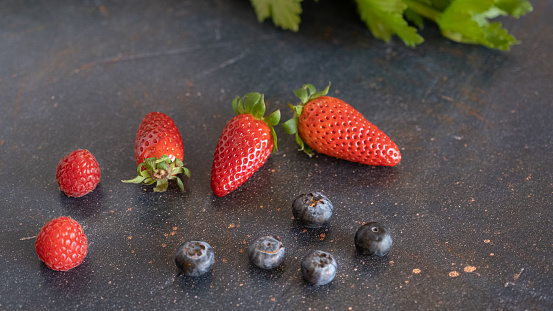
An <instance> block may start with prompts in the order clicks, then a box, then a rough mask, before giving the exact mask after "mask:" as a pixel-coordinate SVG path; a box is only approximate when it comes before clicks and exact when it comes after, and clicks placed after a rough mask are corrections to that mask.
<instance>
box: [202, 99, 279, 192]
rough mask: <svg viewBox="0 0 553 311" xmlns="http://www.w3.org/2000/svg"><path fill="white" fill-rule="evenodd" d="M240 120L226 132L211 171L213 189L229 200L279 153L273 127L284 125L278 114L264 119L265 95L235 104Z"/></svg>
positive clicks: (235, 102)
mask: <svg viewBox="0 0 553 311" xmlns="http://www.w3.org/2000/svg"><path fill="white" fill-rule="evenodd" d="M232 107H233V109H234V111H235V112H236V114H237V115H236V116H235V117H234V118H232V119H231V120H230V121H229V122H228V123H227V124H226V126H225V128H224V129H223V132H222V133H221V136H220V137H219V142H218V143H217V148H216V149H215V156H214V159H213V166H212V168H211V188H212V189H213V192H214V193H215V194H216V195H217V196H219V197H222V196H225V195H227V194H229V193H230V192H232V191H234V190H236V189H237V188H238V187H240V186H241V185H242V184H243V183H244V182H245V181H246V180H248V178H250V177H251V176H252V175H253V173H255V172H256V171H257V170H258V169H259V168H260V167H261V166H263V164H265V162H266V161H267V158H269V155H270V154H271V152H272V151H273V150H276V149H277V138H276V133H275V130H274V128H273V126H275V125H277V124H278V122H279V121H280V111H279V110H277V111H275V112H273V113H272V114H271V115H269V116H268V117H267V118H264V114H265V102H264V100H263V95H262V94H259V93H248V94H246V95H245V96H244V97H242V98H238V97H236V98H235V99H234V100H233V101H232Z"/></svg>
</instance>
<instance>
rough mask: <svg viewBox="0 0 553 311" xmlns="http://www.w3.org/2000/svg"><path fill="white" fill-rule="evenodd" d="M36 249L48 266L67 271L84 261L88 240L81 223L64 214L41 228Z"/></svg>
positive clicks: (39, 256)
mask: <svg viewBox="0 0 553 311" xmlns="http://www.w3.org/2000/svg"><path fill="white" fill-rule="evenodd" d="M35 250H36V253H37V254H38V258H40V260H42V261H44V263H45V264H46V266H48V268H50V269H53V270H59V271H67V270H69V269H73V268H75V267H76V266H78V265H80V264H81V263H82V262H83V260H84V258H85V257H86V253H87V251H88V241H87V238H86V235H85V234H84V232H83V228H82V227H81V225H80V224H79V223H78V222H77V221H75V220H74V219H72V218H70V217H65V216H64V217H59V218H56V219H53V220H50V221H49V222H47V223H46V224H45V225H44V227H42V229H40V232H39V233H38V236H37V238H36V242H35Z"/></svg>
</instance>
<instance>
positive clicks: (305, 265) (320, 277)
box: [301, 250, 338, 285]
mask: <svg viewBox="0 0 553 311" xmlns="http://www.w3.org/2000/svg"><path fill="white" fill-rule="evenodd" d="M337 267H338V265H337V262H336V259H335V258H334V256H332V254H330V253H327V252H323V251H319V250H315V251H311V252H310V253H309V254H307V255H306V256H305V257H304V258H303V260H302V261H301V273H302V274H303V278H304V279H305V280H306V281H307V282H309V283H311V284H313V285H325V284H328V283H330V282H331V281H332V280H334V277H335V276H336V269H337Z"/></svg>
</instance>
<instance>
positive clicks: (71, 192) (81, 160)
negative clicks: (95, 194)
mask: <svg viewBox="0 0 553 311" xmlns="http://www.w3.org/2000/svg"><path fill="white" fill-rule="evenodd" d="M56 180H57V182H58V186H59V188H60V190H61V191H63V192H64V193H65V194H66V195H68V196H70V197H76V198H78V197H82V196H84V195H85V194H87V193H89V192H91V191H92V190H94V189H95V188H96V186H97V185H98V183H99V182H100V166H99V165H98V161H96V158H95V157H94V156H93V155H92V153H90V151H88V150H82V149H79V150H75V151H72V152H70V153H69V154H68V155H66V156H65V157H64V158H63V159H61V161H60V162H59V163H58V167H57V168H56Z"/></svg>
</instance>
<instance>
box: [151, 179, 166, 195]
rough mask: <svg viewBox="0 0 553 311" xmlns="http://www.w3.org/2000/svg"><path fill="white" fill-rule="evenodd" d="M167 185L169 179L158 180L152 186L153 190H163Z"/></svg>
mask: <svg viewBox="0 0 553 311" xmlns="http://www.w3.org/2000/svg"><path fill="white" fill-rule="evenodd" d="M168 187H169V181H167V180H166V179H164V180H158V181H157V184H156V186H155V187H154V192H165V191H166V190H167V188H168Z"/></svg>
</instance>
